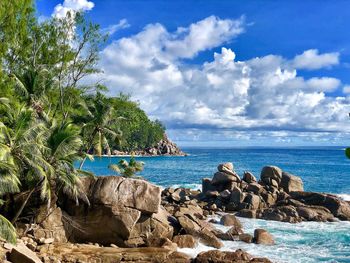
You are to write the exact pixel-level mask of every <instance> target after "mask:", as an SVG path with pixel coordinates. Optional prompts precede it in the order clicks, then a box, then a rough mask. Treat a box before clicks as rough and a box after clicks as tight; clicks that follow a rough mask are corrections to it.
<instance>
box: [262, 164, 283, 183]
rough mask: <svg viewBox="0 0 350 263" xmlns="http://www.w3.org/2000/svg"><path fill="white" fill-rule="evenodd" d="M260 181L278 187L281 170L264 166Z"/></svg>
mask: <svg viewBox="0 0 350 263" xmlns="http://www.w3.org/2000/svg"><path fill="white" fill-rule="evenodd" d="M260 179H261V181H262V182H264V183H265V184H267V185H274V184H275V183H277V186H278V184H279V183H280V182H281V180H282V170H281V169H280V168H279V167H277V166H265V167H264V168H263V169H262V170H261V175H260ZM275 186H276V185H275Z"/></svg>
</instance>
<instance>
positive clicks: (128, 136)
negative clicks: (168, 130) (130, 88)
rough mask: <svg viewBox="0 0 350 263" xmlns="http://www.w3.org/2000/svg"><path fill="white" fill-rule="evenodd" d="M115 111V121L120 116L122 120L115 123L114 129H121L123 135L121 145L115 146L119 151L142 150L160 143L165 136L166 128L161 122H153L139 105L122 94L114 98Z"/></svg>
mask: <svg viewBox="0 0 350 263" xmlns="http://www.w3.org/2000/svg"><path fill="white" fill-rule="evenodd" d="M111 103H112V104H113V106H114V108H115V111H114V112H113V115H114V119H115V118H116V117H117V116H119V117H122V119H121V120H120V121H119V123H114V124H113V127H119V129H120V130H121V132H122V134H123V140H122V143H121V144H120V145H114V148H116V149H119V150H127V151H132V150H142V149H145V148H148V147H151V146H154V145H155V144H156V143H158V142H159V141H160V140H161V139H162V138H163V135H164V132H165V128H164V126H163V125H162V124H161V123H160V122H159V121H157V120H156V121H151V120H150V119H149V118H148V116H147V115H146V113H145V112H144V111H143V110H141V109H140V108H139V106H138V104H137V103H135V102H132V101H130V98H129V96H126V95H124V94H120V95H119V97H117V98H113V99H112V101H111Z"/></svg>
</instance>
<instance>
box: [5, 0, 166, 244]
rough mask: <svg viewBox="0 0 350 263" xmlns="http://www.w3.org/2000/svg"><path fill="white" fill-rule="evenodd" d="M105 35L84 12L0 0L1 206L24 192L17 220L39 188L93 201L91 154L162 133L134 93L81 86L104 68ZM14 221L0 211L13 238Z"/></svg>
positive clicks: (133, 164) (143, 143)
mask: <svg viewBox="0 0 350 263" xmlns="http://www.w3.org/2000/svg"><path fill="white" fill-rule="evenodd" d="M105 40H106V37H105V36H104V35H103V34H101V33H100V30H99V26H98V25H96V24H93V23H90V22H88V21H86V19H85V17H84V15H83V14H79V13H75V14H70V13H68V15H67V17H65V18H62V19H56V18H51V19H47V20H45V21H44V22H40V23H39V22H38V21H37V19H36V16H35V10H34V8H33V1H31V0H16V1H0V43H1V45H0V210H1V211H3V210H4V209H3V208H4V207H3V205H4V203H6V202H10V200H11V199H10V198H8V197H9V196H10V195H12V198H13V196H15V195H16V194H17V193H18V192H21V194H23V195H24V198H22V199H21V200H23V199H24V201H23V203H22V204H21V205H20V208H19V209H18V210H17V211H14V214H15V215H14V216H11V222H12V223H14V222H16V220H17V219H18V218H20V215H21V213H22V211H23V209H24V207H25V206H26V204H27V202H28V200H29V199H30V198H31V195H32V194H33V193H34V192H39V193H40V194H41V198H42V200H43V202H46V204H47V206H48V207H50V206H51V204H52V203H54V202H56V201H57V198H58V191H60V190H63V191H64V192H65V193H68V194H70V195H71V196H73V197H74V198H76V201H78V199H83V200H85V201H86V202H87V203H88V200H87V198H86V196H84V193H82V192H81V189H82V188H81V182H80V176H91V173H89V172H87V171H84V170H82V169H81V168H82V166H83V163H84V160H85V159H86V158H90V159H92V155H93V154H94V155H102V154H110V153H111V151H112V150H114V149H119V150H136V149H143V148H146V147H150V146H153V145H154V144H155V143H157V142H158V141H160V140H161V139H162V137H163V133H164V130H165V128H164V126H163V125H162V124H161V123H160V122H159V121H152V120H150V119H149V118H148V117H147V115H146V114H145V112H144V111H142V110H141V109H140V108H139V106H138V104H137V103H135V102H132V101H131V100H130V97H129V96H126V95H123V94H120V96H119V97H116V98H110V97H106V96H105V95H103V94H104V92H106V91H108V89H107V88H106V87H104V86H102V85H99V84H97V85H96V84H91V85H81V83H82V82H81V80H82V79H83V78H84V77H86V76H88V75H90V74H93V73H96V72H99V70H98V68H97V67H96V65H97V61H98V54H99V48H100V46H101V44H103V43H104V41H105ZM79 161H81V165H80V168H79V169H77V168H76V167H75V164H76V162H79ZM110 168H111V169H113V170H114V171H117V172H118V173H120V174H121V175H123V176H125V177H132V176H135V174H136V173H137V172H140V171H142V169H143V163H142V162H137V161H136V160H135V159H134V158H131V160H130V161H129V162H127V161H125V160H123V161H120V162H119V163H118V164H117V165H111V166H110ZM6 198H7V199H6ZM11 222H10V221H9V220H8V219H7V218H5V217H4V216H3V215H0V236H1V237H3V238H5V239H7V240H8V241H10V242H15V240H16V233H15V229H14V227H13V226H12V224H11Z"/></svg>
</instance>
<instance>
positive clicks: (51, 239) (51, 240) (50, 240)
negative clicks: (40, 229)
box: [39, 238, 55, 244]
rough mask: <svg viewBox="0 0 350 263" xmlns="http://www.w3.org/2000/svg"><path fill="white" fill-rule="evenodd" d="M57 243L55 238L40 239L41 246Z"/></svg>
mask: <svg viewBox="0 0 350 263" xmlns="http://www.w3.org/2000/svg"><path fill="white" fill-rule="evenodd" d="M54 241H55V239H53V238H40V239H39V243H40V244H52V243H53V242H54Z"/></svg>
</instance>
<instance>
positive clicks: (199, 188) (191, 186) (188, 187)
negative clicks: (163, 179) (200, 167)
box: [170, 184, 202, 191]
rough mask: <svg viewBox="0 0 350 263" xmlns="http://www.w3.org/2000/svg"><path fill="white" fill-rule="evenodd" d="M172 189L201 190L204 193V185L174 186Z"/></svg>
mask: <svg viewBox="0 0 350 263" xmlns="http://www.w3.org/2000/svg"><path fill="white" fill-rule="evenodd" d="M170 187H171V188H175V189H176V188H187V189H191V190H201V191H202V185H201V184H174V185H171V186H170Z"/></svg>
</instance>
